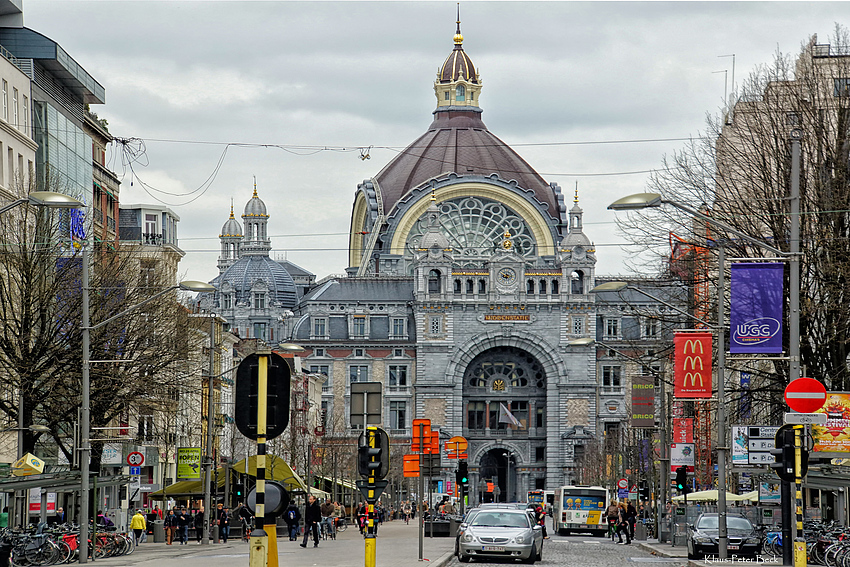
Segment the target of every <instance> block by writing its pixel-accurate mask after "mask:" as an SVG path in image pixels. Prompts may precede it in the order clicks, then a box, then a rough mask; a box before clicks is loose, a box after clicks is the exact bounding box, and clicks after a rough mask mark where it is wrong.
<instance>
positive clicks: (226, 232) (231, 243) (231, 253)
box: [218, 203, 242, 274]
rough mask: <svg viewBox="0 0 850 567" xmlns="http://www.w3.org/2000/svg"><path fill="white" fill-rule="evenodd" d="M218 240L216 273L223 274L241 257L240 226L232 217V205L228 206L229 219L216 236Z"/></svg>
mask: <svg viewBox="0 0 850 567" xmlns="http://www.w3.org/2000/svg"><path fill="white" fill-rule="evenodd" d="M218 239H219V241H220V242H221V254H219V256H218V273H219V274H223V273H224V271H225V270H226V269H227V268H229V267H230V266H232V265H233V264H235V263H236V261H237V260H238V259H239V258H240V257H241V256H242V225H241V224H239V221H238V220H236V217H234V216H233V203H231V204H230V218H229V219H227V221H226V222H225V223H224V226H222V227H221V234H219V235H218Z"/></svg>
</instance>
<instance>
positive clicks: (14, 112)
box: [12, 87, 21, 128]
mask: <svg viewBox="0 0 850 567" xmlns="http://www.w3.org/2000/svg"><path fill="white" fill-rule="evenodd" d="M12 124H14V125H15V128H20V127H21V125H20V124H19V123H18V89H16V88H14V87H13V88H12Z"/></svg>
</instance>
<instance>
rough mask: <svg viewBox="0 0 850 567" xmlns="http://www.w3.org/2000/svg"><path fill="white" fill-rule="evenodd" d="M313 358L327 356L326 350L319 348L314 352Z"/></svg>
mask: <svg viewBox="0 0 850 567" xmlns="http://www.w3.org/2000/svg"><path fill="white" fill-rule="evenodd" d="M313 356H325V349H323V348H317V349H316V350H315V351H314V352H313Z"/></svg>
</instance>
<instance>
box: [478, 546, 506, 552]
mask: <svg viewBox="0 0 850 567" xmlns="http://www.w3.org/2000/svg"><path fill="white" fill-rule="evenodd" d="M504 550H505V548H504V546H502V545H485V546H484V547H482V548H481V551H504Z"/></svg>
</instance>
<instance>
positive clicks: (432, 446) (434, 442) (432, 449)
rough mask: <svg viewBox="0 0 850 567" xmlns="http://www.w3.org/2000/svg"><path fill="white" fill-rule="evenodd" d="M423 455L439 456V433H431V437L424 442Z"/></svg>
mask: <svg viewBox="0 0 850 567" xmlns="http://www.w3.org/2000/svg"><path fill="white" fill-rule="evenodd" d="M425 453H426V454H431V455H439V454H440V432H439V431H433V430H432V431H431V436H430V438H429V439H427V440H426V441H425Z"/></svg>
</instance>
